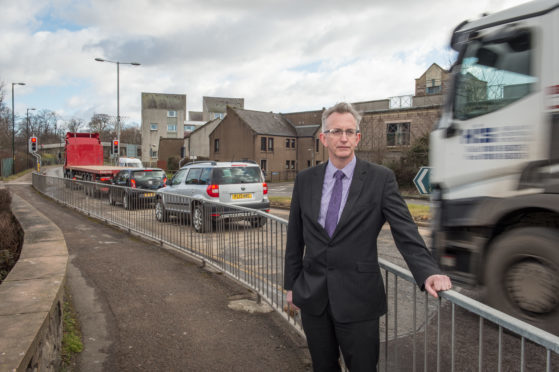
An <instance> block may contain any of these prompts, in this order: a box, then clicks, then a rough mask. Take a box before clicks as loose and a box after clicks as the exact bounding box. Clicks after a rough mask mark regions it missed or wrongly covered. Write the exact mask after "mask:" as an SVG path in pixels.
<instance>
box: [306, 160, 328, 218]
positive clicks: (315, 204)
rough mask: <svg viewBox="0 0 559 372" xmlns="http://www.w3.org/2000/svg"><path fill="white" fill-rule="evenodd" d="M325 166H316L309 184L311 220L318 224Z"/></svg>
mask: <svg viewBox="0 0 559 372" xmlns="http://www.w3.org/2000/svg"><path fill="white" fill-rule="evenodd" d="M326 164H327V163H322V164H320V165H318V166H317V167H316V168H315V169H314V172H313V179H312V181H311V182H312V183H311V190H310V191H311V198H312V204H311V208H312V209H311V211H312V219H313V221H315V222H316V223H317V224H318V215H319V213H320V201H321V200H322V185H323V184H324V173H325V172H326Z"/></svg>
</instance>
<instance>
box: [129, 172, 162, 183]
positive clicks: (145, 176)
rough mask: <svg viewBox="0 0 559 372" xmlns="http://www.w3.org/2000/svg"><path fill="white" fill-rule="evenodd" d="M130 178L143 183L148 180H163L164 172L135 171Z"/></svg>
mask: <svg viewBox="0 0 559 372" xmlns="http://www.w3.org/2000/svg"><path fill="white" fill-rule="evenodd" d="M132 178H134V179H135V180H136V181H143V180H149V179H163V178H165V172H164V171H162V170H154V171H135V172H133V175H132Z"/></svg>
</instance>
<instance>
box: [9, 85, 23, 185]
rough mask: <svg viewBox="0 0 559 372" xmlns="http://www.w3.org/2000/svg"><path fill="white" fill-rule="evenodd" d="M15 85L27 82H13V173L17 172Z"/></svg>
mask: <svg viewBox="0 0 559 372" xmlns="http://www.w3.org/2000/svg"><path fill="white" fill-rule="evenodd" d="M14 85H25V83H12V174H16V118H15V114H14Z"/></svg>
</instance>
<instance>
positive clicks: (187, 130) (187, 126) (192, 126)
mask: <svg viewBox="0 0 559 372" xmlns="http://www.w3.org/2000/svg"><path fill="white" fill-rule="evenodd" d="M194 129H196V127H195V126H194V125H185V126H184V131H185V132H192V131H193V130H194Z"/></svg>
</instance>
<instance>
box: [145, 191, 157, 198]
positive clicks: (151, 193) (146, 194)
mask: <svg viewBox="0 0 559 372" xmlns="http://www.w3.org/2000/svg"><path fill="white" fill-rule="evenodd" d="M152 196H155V193H153V192H146V193H145V194H144V198H150V197H152Z"/></svg>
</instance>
